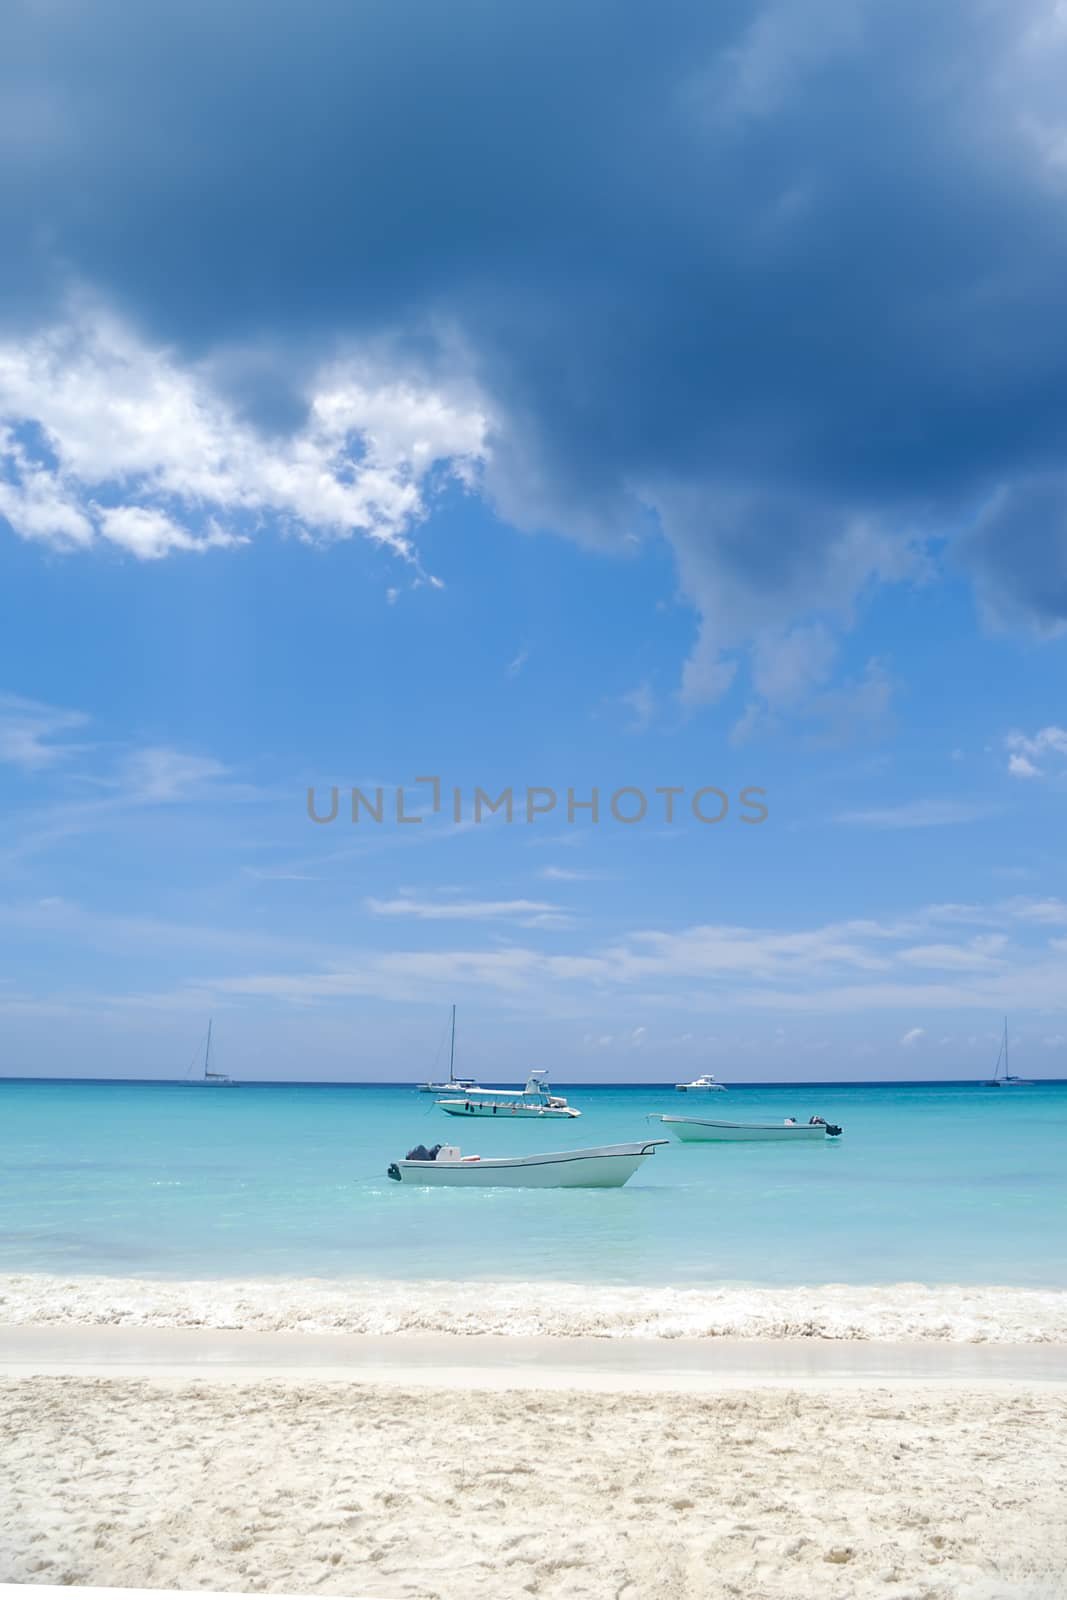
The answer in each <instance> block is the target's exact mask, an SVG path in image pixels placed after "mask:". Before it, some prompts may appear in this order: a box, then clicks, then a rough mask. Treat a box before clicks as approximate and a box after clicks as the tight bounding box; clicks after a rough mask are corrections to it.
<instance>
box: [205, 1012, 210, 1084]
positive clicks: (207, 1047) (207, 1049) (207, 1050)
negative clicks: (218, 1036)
mask: <svg viewBox="0 0 1067 1600" xmlns="http://www.w3.org/2000/svg"><path fill="white" fill-rule="evenodd" d="M210 1064H211V1018H210V1017H209V1018H208V1020H207V1044H206V1045H205V1046H204V1077H205V1078H206V1077H207V1075H208V1067H209V1066H210Z"/></svg>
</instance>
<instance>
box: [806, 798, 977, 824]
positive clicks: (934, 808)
mask: <svg viewBox="0 0 1067 1600" xmlns="http://www.w3.org/2000/svg"><path fill="white" fill-rule="evenodd" d="M992 815H993V809H992V808H991V807H990V806H983V805H976V804H971V803H970V802H968V801H964V800H911V801H908V802H907V803H906V804H904V805H899V806H875V807H872V808H871V809H870V810H866V811H841V812H838V814H837V816H836V817H835V818H834V820H835V821H836V822H843V823H845V824H846V825H847V826H848V827H853V828H951V827H956V826H958V825H959V824H961V823H965V822H980V821H981V820H982V819H983V818H984V817H989V816H992Z"/></svg>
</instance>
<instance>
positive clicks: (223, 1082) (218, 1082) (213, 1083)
mask: <svg viewBox="0 0 1067 1600" xmlns="http://www.w3.org/2000/svg"><path fill="white" fill-rule="evenodd" d="M186 1081H187V1082H188V1083H190V1084H193V1085H195V1086H196V1087H197V1088H204V1087H206V1088H211V1089H237V1088H239V1087H240V1085H239V1084H238V1083H237V1081H236V1079H234V1078H230V1077H228V1076H227V1075H226V1073H225V1072H212V1070H211V1021H210V1019H209V1021H208V1025H207V1044H206V1045H205V1046H204V1073H203V1077H200V1078H189V1079H187V1080H186Z"/></svg>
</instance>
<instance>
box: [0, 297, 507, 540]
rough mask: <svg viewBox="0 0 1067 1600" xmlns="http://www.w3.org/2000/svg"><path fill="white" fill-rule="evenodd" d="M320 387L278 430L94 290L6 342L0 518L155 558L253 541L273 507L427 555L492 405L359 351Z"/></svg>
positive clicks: (42, 535)
mask: <svg viewBox="0 0 1067 1600" xmlns="http://www.w3.org/2000/svg"><path fill="white" fill-rule="evenodd" d="M304 399H305V402H306V415H305V418H304V420H303V423H302V425H301V426H300V427H298V428H297V429H296V431H295V432H293V433H291V434H289V435H288V436H287V437H285V438H284V439H269V438H267V437H265V436H264V435H263V434H262V433H260V432H259V431H257V429H255V428H254V427H253V426H252V425H251V424H250V423H249V422H248V421H247V420H246V419H245V418H243V417H242V416H241V415H240V414H239V413H238V411H237V410H236V409H235V407H234V406H233V405H232V403H230V402H229V401H228V400H227V399H226V397H225V395H224V394H223V393H222V392H221V390H220V389H219V387H218V386H217V385H216V384H215V382H214V381H213V378H212V374H211V371H210V370H209V369H208V368H206V367H197V366H194V365H192V364H189V363H182V362H181V361H179V360H178V359H177V358H176V357H175V356H174V355H173V353H172V352H170V351H168V350H166V349H161V348H158V347H154V346H152V345H149V344H148V343H146V342H144V341H143V340H141V339H140V338H139V337H138V336H137V335H136V333H134V332H133V331H132V330H131V329H130V328H129V327H127V326H126V325H125V324H124V323H122V322H121V321H119V320H118V319H117V318H116V317H114V316H113V315H111V314H109V313H108V312H106V311H104V310H102V309H101V308H100V307H99V306H94V305H92V304H91V303H89V302H87V301H81V302H78V303H76V304H75V305H73V306H72V308H71V311H70V314H69V316H68V318H67V320H66V321H64V322H63V323H61V324H59V325H57V326H55V327H53V328H50V329H48V330H46V331H45V332H43V333H38V334H35V335H33V336H32V337H29V338H26V339H23V340H11V339H9V340H7V341H6V342H4V343H0V516H3V517H5V518H6V519H7V521H8V522H9V523H10V524H11V526H12V527H13V528H14V530H15V532H16V533H17V534H19V535H20V536H21V537H22V538H25V539H36V540H41V541H44V542H46V543H48V544H51V545H53V546H56V547H59V548H61V549H72V548H86V547H89V546H92V545H94V544H96V543H97V542H98V541H100V540H104V541H108V542H110V543H112V544H116V545H118V546H120V547H121V548H123V549H124V550H126V551H128V552H129V553H130V554H132V555H133V556H135V557H137V558H138V559H141V560H157V559H159V558H160V557H163V556H166V555H169V554H170V553H172V552H174V551H203V550H207V549H209V548H212V547H222V546H228V545H234V544H238V543H243V542H246V541H247V539H248V537H249V535H250V533H251V532H252V531H254V529H255V527H256V526H257V525H258V524H259V522H260V521H261V520H262V519H264V518H266V517H273V518H275V519H277V521H278V522H279V523H280V524H281V525H282V526H283V527H285V528H287V529H290V530H292V531H294V532H296V533H298V534H300V535H302V536H303V537H306V538H318V539H339V538H349V537H351V536H352V535H353V534H361V535H364V536H365V537H368V538H370V539H372V540H374V541H376V542H377V543H379V544H382V545H386V546H389V547H391V548H392V549H393V550H394V551H396V553H397V554H399V555H400V556H402V557H403V558H405V559H406V560H409V561H414V560H415V556H414V550H413V547H412V544H411V542H410V538H409V536H408V533H409V530H410V528H411V527H412V525H413V524H414V523H416V522H417V521H418V520H419V519H420V518H421V517H422V516H423V515H424V513H425V509H426V503H427V497H428V495H429V494H430V493H432V488H433V484H434V482H435V481H436V475H437V474H438V473H440V472H442V471H444V472H446V473H451V474H452V475H454V476H457V477H459V478H460V479H462V480H463V481H466V482H470V481H472V477H473V474H474V473H475V472H476V470H477V468H478V466H479V464H480V463H481V462H482V461H483V460H484V458H485V454H486V446H485V435H486V419H485V416H484V414H483V412H482V410H481V409H480V408H479V406H478V405H477V403H476V402H475V401H474V400H472V399H471V397H470V396H466V395H465V396H462V397H450V396H448V395H446V394H444V393H442V392H441V391H439V390H438V389H435V388H433V387H432V386H430V385H429V384H425V383H420V382H416V381H414V380H411V379H407V378H398V377H397V376H395V374H388V373H385V372H383V371H380V370H376V369H373V368H372V367H371V366H370V365H369V364H366V363H362V364H361V363H360V362H359V361H356V360H350V361H345V362H338V363H335V364H334V365H332V366H328V367H324V368H321V369H320V370H319V371H318V372H317V373H315V374H314V376H313V378H312V379H311V381H310V383H309V385H308V388H307V392H306V394H305V396H304Z"/></svg>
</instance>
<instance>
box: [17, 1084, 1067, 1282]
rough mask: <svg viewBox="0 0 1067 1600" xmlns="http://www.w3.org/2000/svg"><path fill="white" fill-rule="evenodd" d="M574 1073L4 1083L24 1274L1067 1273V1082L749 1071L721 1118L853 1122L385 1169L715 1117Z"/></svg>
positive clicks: (1048, 1277) (644, 1090) (750, 1278)
mask: <svg viewBox="0 0 1067 1600" xmlns="http://www.w3.org/2000/svg"><path fill="white" fill-rule="evenodd" d="M559 1092H562V1093H565V1094H566V1095H567V1097H568V1099H569V1100H570V1101H571V1103H572V1104H574V1105H576V1106H578V1107H579V1108H580V1109H581V1110H582V1112H583V1116H582V1117H581V1119H580V1120H575V1121H574V1122H566V1123H557V1122H554V1123H548V1124H545V1123H541V1124H539V1123H535V1122H505V1123H503V1124H498V1123H496V1122H486V1121H466V1120H455V1119H452V1118H449V1117H447V1116H446V1115H445V1114H444V1113H443V1112H441V1111H439V1110H437V1109H436V1108H435V1107H434V1105H433V1101H432V1099H430V1098H429V1097H428V1096H420V1095H419V1094H417V1093H416V1092H415V1091H414V1090H413V1089H411V1088H407V1087H397V1086H388V1087H386V1086H375V1085H358V1086H357V1085H353V1086H314V1085H300V1086H295V1085H266V1084H264V1085H249V1084H245V1085H242V1086H241V1087H239V1088H237V1089H233V1090H229V1089H206V1088H201V1087H189V1086H187V1085H184V1084H160V1083H87V1082H79V1083H74V1082H58V1081H50V1082H39V1081H35V1082H29V1081H22V1080H7V1081H0V1272H2V1273H6V1274H12V1273H49V1274H64V1275H77V1274H100V1275H106V1276H109V1277H140V1278H145V1277H154V1278H166V1279H190V1278H205V1277H207V1278H227V1279H236V1278H241V1279H245V1278H264V1277H299V1278H337V1279H340V1278H351V1277H359V1278H380V1279H407V1280H411V1279H422V1278H434V1279H439V1280H440V1279H455V1280H468V1281H469V1280H477V1279H502V1280H523V1281H529V1280H532V1279H537V1280H564V1281H568V1282H571V1283H588V1284H605V1285H607V1284H629V1283H641V1284H673V1285H676V1286H679V1287H682V1286H694V1287H696V1286H711V1285H717V1284H727V1283H748V1284H766V1285H790V1284H799V1283H811V1282H813V1281H819V1282H836V1283H842V1284H889V1283H901V1282H923V1283H927V1284H947V1283H953V1284H1008V1285H1013V1286H1017V1287H1020V1288H1021V1287H1039V1288H1040V1287H1048V1288H1062V1287H1067V1159H1065V1149H1067V1083H1054V1084H1040V1085H1035V1086H1034V1087H1032V1088H1025V1089H1023V1088H1020V1089H1000V1090H989V1089H983V1088H980V1087H978V1086H977V1085H971V1084H936V1085H922V1086H917V1085H899V1084H898V1085H863V1086H860V1085H856V1086H840V1085H835V1086H820V1087H804V1086H790V1087H759V1088H732V1089H731V1090H730V1091H729V1093H728V1094H726V1095H719V1096H715V1097H713V1099H708V1098H706V1097H702V1099H701V1101H700V1102H699V1103H700V1105H701V1106H702V1107H704V1108H707V1107H709V1106H711V1105H714V1108H715V1109H714V1112H706V1114H714V1115H721V1116H727V1115H728V1116H730V1117H735V1118H738V1119H742V1120H743V1119H745V1118H749V1117H752V1118H774V1119H780V1118H782V1117H785V1116H789V1115H794V1116H796V1117H797V1118H798V1119H801V1120H804V1121H806V1120H807V1118H808V1117H809V1116H810V1115H811V1114H812V1113H813V1112H818V1113H820V1114H821V1115H822V1116H824V1117H826V1118H827V1119H828V1120H830V1121H831V1122H838V1123H840V1124H841V1125H842V1126H843V1128H844V1135H843V1137H842V1138H841V1139H840V1140H837V1141H835V1142H828V1143H827V1144H825V1145H823V1144H812V1145H801V1146H782V1145H774V1144H770V1145H758V1144H757V1145H703V1146H702V1145H689V1146H684V1145H678V1144H676V1143H673V1142H672V1143H670V1144H668V1145H665V1146H663V1147H662V1148H661V1149H660V1150H659V1152H658V1153H657V1154H656V1156H654V1157H653V1158H652V1159H651V1160H649V1161H648V1162H647V1163H646V1164H645V1166H644V1167H643V1168H642V1170H641V1171H640V1172H639V1173H638V1174H637V1176H636V1177H635V1178H634V1179H632V1180H631V1182H630V1183H629V1185H627V1187H626V1188H624V1189H619V1190H606V1191H581V1190H542V1191H522V1190H497V1191H492V1190H487V1191H482V1192H479V1191H476V1190H471V1191H454V1190H420V1189H418V1188H408V1187H405V1186H402V1185H399V1184H396V1183H392V1182H390V1181H389V1180H388V1179H387V1178H386V1167H387V1165H388V1163H389V1162H390V1161H391V1160H393V1159H395V1157H396V1156H397V1155H403V1154H404V1153H405V1152H406V1151H407V1149H408V1148H409V1147H410V1146H411V1145H414V1144H416V1143H419V1142H423V1143H426V1144H432V1143H436V1142H438V1141H448V1142H455V1143H458V1144H460V1145H461V1146H462V1147H463V1149H464V1151H465V1152H479V1153H481V1154H483V1155H496V1154H507V1153H510V1152H513V1151H531V1150H537V1149H562V1148H567V1147H572V1148H573V1147H578V1146H582V1145H592V1144H603V1143H611V1142H614V1141H618V1140H628V1139H634V1138H642V1137H646V1136H647V1137H656V1136H660V1135H661V1134H662V1133H663V1132H664V1131H665V1130H662V1129H661V1128H660V1127H659V1126H658V1125H657V1124H656V1123H649V1122H646V1121H645V1114H646V1113H647V1112H651V1111H675V1112H677V1111H680V1110H682V1108H683V1107H684V1106H686V1105H687V1104H688V1105H690V1106H691V1107H693V1109H694V1110H695V1106H694V1103H693V1101H687V1100H686V1098H685V1097H683V1096H682V1095H679V1094H676V1093H675V1092H674V1091H673V1088H671V1087H669V1086H663V1085H658V1086H651V1087H649V1086H644V1087H632V1086H628V1087H626V1088H604V1087H596V1088H590V1087H585V1088H583V1087H579V1086H576V1085H575V1086H569V1085H560V1086H559ZM697 1114H699V1112H698V1113H697Z"/></svg>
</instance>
